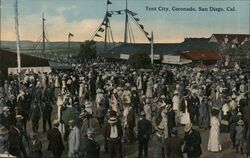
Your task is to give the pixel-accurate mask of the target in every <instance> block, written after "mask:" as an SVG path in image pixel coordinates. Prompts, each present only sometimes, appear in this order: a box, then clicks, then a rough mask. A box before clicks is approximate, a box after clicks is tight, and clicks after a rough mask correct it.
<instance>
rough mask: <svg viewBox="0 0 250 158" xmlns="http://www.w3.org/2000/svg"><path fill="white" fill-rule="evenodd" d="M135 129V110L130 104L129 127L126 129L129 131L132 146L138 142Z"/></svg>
mask: <svg viewBox="0 0 250 158" xmlns="http://www.w3.org/2000/svg"><path fill="white" fill-rule="evenodd" d="M134 128H135V110H134V108H133V107H132V104H130V105H129V109H128V115H127V127H126V130H127V131H128V140H129V143H130V144H132V143H133V142H134V141H135V140H136V138H135V133H134Z"/></svg>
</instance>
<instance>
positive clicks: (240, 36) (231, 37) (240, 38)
mask: <svg viewBox="0 0 250 158" xmlns="http://www.w3.org/2000/svg"><path fill="white" fill-rule="evenodd" d="M213 37H214V38H215V39H216V40H217V42H219V43H220V42H222V41H224V40H225V38H226V37H227V38H228V42H229V43H231V42H233V41H234V40H235V39H237V42H238V43H242V42H243V41H244V40H246V39H250V34H213V35H212V37H211V38H213Z"/></svg>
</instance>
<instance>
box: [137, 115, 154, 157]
mask: <svg viewBox="0 0 250 158" xmlns="http://www.w3.org/2000/svg"><path fill="white" fill-rule="evenodd" d="M137 130H138V136H137V138H138V148H139V156H138V157H139V158H142V152H143V151H144V157H145V158H147V157H148V142H149V139H150V134H151V133H152V123H151V122H150V121H149V120H147V119H146V114H145V112H144V111H142V112H141V117H140V119H139V121H138V123H137Z"/></svg>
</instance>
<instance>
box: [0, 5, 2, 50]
mask: <svg viewBox="0 0 250 158" xmlns="http://www.w3.org/2000/svg"><path fill="white" fill-rule="evenodd" d="M1 48H2V0H0V49H1Z"/></svg>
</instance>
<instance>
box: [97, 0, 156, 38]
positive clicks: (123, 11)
mask: <svg viewBox="0 0 250 158" xmlns="http://www.w3.org/2000/svg"><path fill="white" fill-rule="evenodd" d="M110 4H112V2H111V0H107V5H110ZM126 12H127V13H128V14H130V15H131V17H132V18H133V19H134V21H135V22H136V23H137V25H138V26H139V27H140V29H141V30H142V31H143V33H144V34H145V36H146V37H147V39H148V40H149V41H151V37H150V35H149V33H148V32H147V31H145V30H144V26H143V25H142V24H140V23H139V21H140V19H139V18H137V17H135V16H136V15H137V13H135V12H133V11H130V10H128V9H126V10H118V11H107V12H106V15H105V17H104V20H103V22H102V24H101V26H100V27H99V29H98V30H97V32H96V34H95V35H94V37H102V36H101V35H99V34H98V33H102V32H104V29H103V28H102V26H105V27H107V26H108V23H109V18H111V17H112V15H113V14H119V15H121V14H123V13H126Z"/></svg>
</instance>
